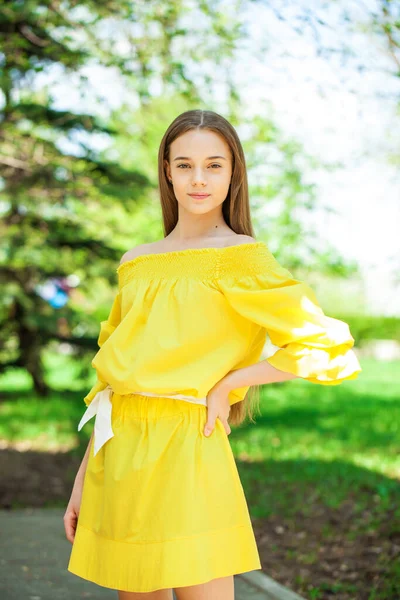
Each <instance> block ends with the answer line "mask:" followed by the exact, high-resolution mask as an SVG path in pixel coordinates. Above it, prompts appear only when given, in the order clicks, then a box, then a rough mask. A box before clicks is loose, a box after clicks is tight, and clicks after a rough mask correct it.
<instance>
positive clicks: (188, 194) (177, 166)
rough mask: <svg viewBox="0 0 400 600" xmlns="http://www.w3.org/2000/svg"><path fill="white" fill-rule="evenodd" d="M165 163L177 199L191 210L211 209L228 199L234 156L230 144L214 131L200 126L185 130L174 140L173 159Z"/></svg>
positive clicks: (198, 211)
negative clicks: (232, 157) (198, 128)
mask: <svg viewBox="0 0 400 600" xmlns="http://www.w3.org/2000/svg"><path fill="white" fill-rule="evenodd" d="M164 164H165V169H166V174H167V178H168V180H169V179H172V186H173V189H174V193H175V196H176V199H177V201H178V202H179V204H180V205H182V206H183V207H184V208H186V209H187V210H188V211H190V212H195V213H203V212H208V211H209V210H212V209H213V208H216V207H217V206H219V205H220V204H222V202H223V201H224V200H225V198H226V196H227V194H228V190H229V185H230V182H231V176H232V159H231V153H230V149H229V146H228V144H227V143H226V142H225V140H224V139H223V138H222V137H221V136H220V135H218V134H217V133H215V132H214V131H209V130H206V129H200V130H191V131H187V132H186V133H184V134H182V135H181V136H179V137H178V138H176V139H175V140H174V141H173V142H172V144H171V146H170V156H169V162H168V161H165V163H164ZM193 194H202V195H203V196H202V197H200V196H199V197H195V196H194V195H193Z"/></svg>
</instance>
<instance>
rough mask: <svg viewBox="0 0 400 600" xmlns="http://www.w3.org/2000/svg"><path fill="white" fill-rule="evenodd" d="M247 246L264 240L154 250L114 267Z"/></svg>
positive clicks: (119, 267)
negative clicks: (205, 246) (167, 250)
mask: <svg viewBox="0 0 400 600" xmlns="http://www.w3.org/2000/svg"><path fill="white" fill-rule="evenodd" d="M249 246H254V247H257V246H265V242H245V243H244V244H232V245H231V246H218V247H214V246H210V247H208V248H183V249H182V250H170V251H169V252H155V253H152V254H139V255H138V256H135V257H134V258H131V259H130V260H126V261H125V262H123V263H122V264H120V265H119V266H118V268H117V269H116V272H117V273H120V272H121V271H122V270H123V268H125V267H126V266H130V265H132V264H136V263H138V262H142V261H144V260H149V259H150V260H155V259H156V258H157V257H158V259H160V260H162V259H163V258H165V257H166V256H170V255H171V256H174V255H177V254H178V255H185V254H189V255H191V254H193V255H196V254H205V253H207V252H226V251H228V250H233V249H234V248H243V247H249Z"/></svg>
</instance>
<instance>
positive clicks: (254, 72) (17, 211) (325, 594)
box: [0, 0, 400, 600]
mask: <svg viewBox="0 0 400 600" xmlns="http://www.w3.org/2000/svg"><path fill="white" fill-rule="evenodd" d="M0 78H1V94H0V98H1V100H0V111H1V120H0V213H1V238H2V244H1V249H0V275H1V284H2V293H1V296H0V315H1V317H0V319H1V331H0V361H1V372H0V393H1V400H0V471H1V473H2V477H1V480H0V501H1V508H2V509H3V512H4V511H7V512H8V514H11V513H12V512H13V511H15V510H17V509H19V508H30V507H36V508H48V509H49V510H50V509H51V508H60V509H63V508H64V509H65V507H66V504H67V502H68V500H69V495H70V493H71V489H72V485H73V481H74V477H75V475H76V471H77V469H78V467H79V464H80V461H81V459H82V457H83V454H84V451H85V449H86V446H87V443H88V440H89V437H90V434H91V430H92V425H87V426H86V427H85V428H84V429H83V430H82V431H81V432H80V433H79V434H78V432H77V425H78V422H79V420H80V417H81V415H82V413H83V412H84V409H85V405H84V403H83V397H84V395H85V394H86V393H87V391H88V390H89V389H90V387H91V385H92V384H93V383H94V380H95V373H94V370H93V369H92V368H91V365H90V361H91V359H92V357H93V355H94V354H95V352H96V350H97V345H96V341H97V336H98V332H99V322H100V321H101V320H104V319H106V317H107V314H108V311H109V308H110V305H111V301H112V298H113V296H114V293H115V288H116V284H117V279H116V268H117V266H118V263H119V260H120V258H121V256H122V254H123V253H124V252H126V251H127V250H129V249H130V248H132V247H133V246H135V245H137V244H141V243H145V242H152V241H155V240H158V239H161V238H162V237H163V230H162V219H161V209H160V203H159V198H158V191H157V152H158V147H159V144H160V141H161V138H162V136H163V134H164V132H165V130H166V128H167V127H168V125H169V124H170V122H171V121H172V120H173V119H174V118H175V117H176V116H177V115H178V114H180V113H181V112H183V111H185V110H189V109H191V108H202V109H210V110H214V111H216V112H218V113H220V114H222V115H223V116H224V117H226V118H227V119H229V120H230V121H231V123H232V124H233V125H234V127H235V128H236V130H237V132H238V134H239V136H240V138H241V140H242V143H243V147H244V150H245V154H246V160H247V167H248V176H249V186H250V201H251V207H252V215H253V220H254V227H255V230H256V237H257V238H258V239H259V240H262V241H265V242H266V243H267V244H268V245H269V247H270V249H271V250H272V252H274V254H275V255H276V256H277V258H278V259H279V260H280V261H281V262H282V263H283V264H284V265H285V266H286V267H287V268H289V269H290V270H291V271H292V272H293V273H295V274H296V276H298V277H300V278H303V279H305V280H307V282H309V283H310V285H311V286H312V287H313V288H314V290H315V291H316V294H317V297H318V298H319V301H320V303H321V306H322V307H323V309H324V311H325V312H326V313H327V314H329V315H330V316H334V317H338V318H341V319H343V320H345V321H347V322H348V323H349V325H350V329H351V332H352V334H353V337H354V338H355V340H356V353H357V355H358V357H359V360H360V362H361V366H362V367H363V372H362V373H361V375H360V376H359V378H358V379H357V380H355V381H348V382H344V383H343V384H342V385H341V386H333V387H330V386H317V385H314V384H311V383H309V382H307V381H300V380H295V381H290V382H286V383H281V384H273V385H270V386H264V387H263V388H262V390H261V396H262V397H261V414H260V415H258V416H257V417H256V423H255V424H250V425H249V424H247V425H243V426H241V427H238V428H233V429H232V433H231V435H230V442H231V445H232V448H233V451H234V454H235V458H236V461H237V465H238V469H239V472H240V476H241V479H242V482H243V487H244V489H245V493H246V497H247V500H248V504H249V509H250V513H251V517H252V521H253V524H254V530H255V533H256V537H257V543H258V546H259V551H260V556H261V558H262V564H263V571H264V572H265V573H266V574H268V575H269V576H270V577H273V578H275V579H276V580H277V581H278V582H280V583H282V584H283V585H287V586H288V587H290V588H291V589H292V590H295V591H297V592H298V593H299V594H302V595H303V596H304V597H306V598H313V599H320V598H322V599H325V598H331V597H334V598H338V599H343V600H345V599H350V598H357V599H358V600H361V599H364V598H365V599H368V600H372V599H379V600H387V599H389V598H390V599H397V600H398V598H400V559H399V556H400V554H399V552H400V509H399V502H400V483H399V480H400V458H399V450H400V439H399V433H400V408H399V400H400V361H399V359H400V302H399V300H400V277H399V272H400V252H399V235H398V231H399V224H400V170H399V165H400V147H399V140H400V3H399V2H398V1H393V0H392V1H390V0H357V1H353V0H331V1H329V2H325V1H322V0H315V1H312V2H310V1H309V0H288V1H286V2H283V1H279V0H272V1H271V2H266V1H263V0H229V1H228V0H226V1H219V0H214V1H213V2H211V1H209V0H193V1H188V0H177V1H170V2H165V1H164V2H163V1H158V0H148V1H136V2H132V1H129V2H128V1H124V0H120V1H119V2H114V1H112V0H109V1H108V0H102V1H99V2H96V3H94V2H92V1H90V0H81V1H80V2H76V1H71V0H66V1H63V2H62V1H59V0H52V1H42V2H40V1H35V0H28V1H25V2H21V1H17V0H14V1H6V2H3V3H2V5H1V8H0ZM90 423H93V421H91V422H90ZM62 512H63V511H62V510H61V511H60V514H62ZM61 525H62V523H61ZM65 543H66V544H67V545H68V542H66V541H65ZM24 566H25V570H24V569H23V567H24ZM15 568H18V569H19V568H21V569H22V570H21V575H22V576H23V577H29V568H30V567H29V560H28V559H27V560H26V561H25V563H24V564H21V565H19V566H18V567H15ZM21 597H22V596H21ZM44 597H45V596H43V598H44ZM54 597H55V596H52V598H54Z"/></svg>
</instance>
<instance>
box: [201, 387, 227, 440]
mask: <svg viewBox="0 0 400 600" xmlns="http://www.w3.org/2000/svg"><path fill="white" fill-rule="evenodd" d="M230 410H231V407H230V404H229V398H228V392H227V391H226V388H224V387H223V386H222V385H219V384H216V385H215V386H214V387H213V388H211V390H210V391H209V392H208V394H207V422H206V424H205V427H204V435H205V436H207V437H208V436H209V435H211V434H212V432H213V431H214V427H215V421H216V419H217V418H219V420H220V421H221V423H222V424H223V426H224V428H225V431H226V433H227V435H229V434H230V432H231V428H230V427H229V425H228V417H229V413H230Z"/></svg>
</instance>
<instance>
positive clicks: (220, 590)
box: [174, 575, 235, 600]
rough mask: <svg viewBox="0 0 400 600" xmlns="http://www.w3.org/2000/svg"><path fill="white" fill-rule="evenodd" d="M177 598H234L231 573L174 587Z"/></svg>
mask: <svg viewBox="0 0 400 600" xmlns="http://www.w3.org/2000/svg"><path fill="white" fill-rule="evenodd" d="M174 592H175V595H176V598H177V600H234V597H235V590H234V579H233V575H229V576H228V577H219V578H218V579H213V580H212V581H207V583H201V584H200V585H189V586H186V587H178V588H175V589H174Z"/></svg>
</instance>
